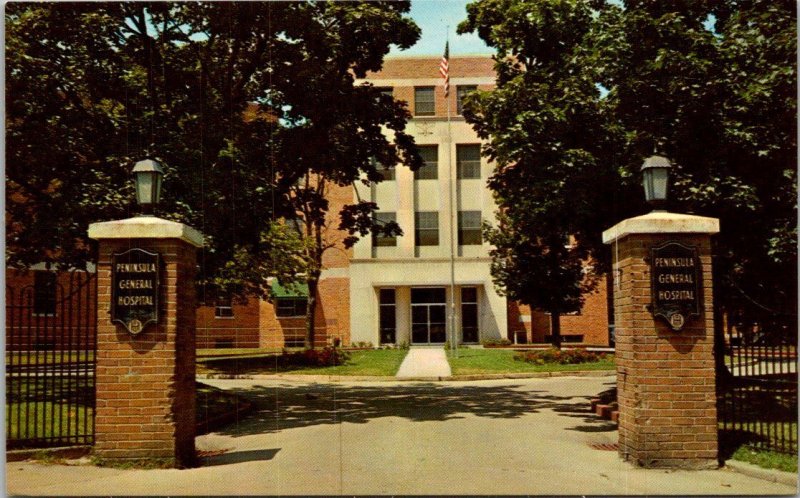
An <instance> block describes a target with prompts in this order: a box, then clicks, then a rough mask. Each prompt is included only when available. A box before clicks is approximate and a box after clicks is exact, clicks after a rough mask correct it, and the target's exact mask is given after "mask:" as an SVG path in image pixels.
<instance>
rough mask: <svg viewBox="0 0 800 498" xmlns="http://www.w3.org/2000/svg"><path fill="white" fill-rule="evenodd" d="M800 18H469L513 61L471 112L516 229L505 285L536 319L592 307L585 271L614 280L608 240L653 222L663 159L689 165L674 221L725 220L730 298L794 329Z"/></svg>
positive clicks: (528, 7) (779, 11) (683, 11)
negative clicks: (658, 159)
mask: <svg viewBox="0 0 800 498" xmlns="http://www.w3.org/2000/svg"><path fill="white" fill-rule="evenodd" d="M795 9H796V6H795V5H794V3H792V2H788V1H779V2H771V1H766V0H752V1H738V0H721V1H715V2H679V3H674V2H657V1H649V0H648V1H633V0H630V1H623V2H612V1H606V0H594V1H580V0H546V1H537V2H532V1H528V0H486V1H482V2H475V3H472V4H469V5H468V7H467V10H468V19H467V20H466V21H464V22H463V23H462V24H461V25H460V26H459V30H460V31H461V32H471V31H474V32H477V33H478V35H479V36H480V37H481V38H483V39H484V40H485V41H486V42H487V43H488V44H489V45H490V46H492V47H494V48H495V49H496V51H497V57H496V60H497V63H496V68H497V73H498V77H497V88H496V90H494V91H491V92H476V93H475V94H473V96H472V97H471V98H470V99H469V101H468V102H467V104H466V111H465V113H464V114H465V117H466V119H467V120H468V121H469V122H471V123H473V124H474V125H475V127H476V129H477V131H478V133H479V134H480V135H481V137H483V138H486V139H487V140H488V145H487V146H486V147H485V148H484V154H485V155H487V156H489V157H490V158H493V159H495V160H496V164H497V167H496V171H495V173H494V175H493V176H492V178H491V179H490V182H489V186H490V188H491V189H492V190H493V192H494V193H495V197H496V199H497V201H498V205H499V207H500V211H501V215H500V216H499V221H500V223H499V227H497V228H493V227H488V228H487V230H486V232H487V238H488V239H489V240H490V242H492V243H493V244H494V245H495V246H496V247H497V249H496V250H495V251H494V252H493V254H492V256H493V261H494V263H493V268H492V270H493V275H494V278H495V283H496V285H498V286H499V287H500V288H502V289H503V290H504V291H505V292H506V293H507V295H508V296H509V297H511V298H514V299H517V300H520V301H521V302H524V303H528V304H531V305H532V306H534V307H535V308H539V309H544V310H549V308H555V311H560V312H563V311H567V310H569V309H575V308H576V307H577V306H579V305H580V299H581V298H580V294H581V293H582V292H585V291H586V289H578V288H577V287H578V285H579V282H580V280H579V273H578V268H579V264H578V262H579V261H580V260H582V259H583V258H584V257H586V256H590V257H592V259H593V264H595V270H597V271H602V270H606V269H607V268H608V262H609V259H610V258H609V251H608V249H607V248H604V247H603V246H602V244H601V241H600V233H601V232H602V230H603V229H605V228H607V227H610V226H611V225H613V224H614V223H616V222H618V221H620V220H621V219H624V218H627V217H630V216H633V215H638V214H642V213H643V212H645V211H646V207H645V206H644V204H643V202H642V195H641V186H640V184H641V179H640V178H641V177H640V173H639V168H640V166H641V164H642V162H643V159H644V158H645V157H647V156H650V155H652V154H653V153H658V154H660V155H664V156H666V157H668V158H669V159H670V160H671V162H672V163H673V170H672V173H671V174H672V178H673V182H672V183H673V184H672V187H671V190H670V200H669V204H670V209H671V210H674V211H679V212H687V213H694V214H699V215H705V216H713V217H718V218H720V220H721V227H722V232H721V234H720V235H719V236H718V238H717V247H716V254H717V258H716V259H715V279H714V281H715V286H716V288H715V299H717V300H718V302H719V303H720V304H721V305H722V307H723V308H724V309H726V310H728V311H737V312H741V313H743V314H744V315H745V316H749V318H748V320H750V321H753V320H755V319H756V318H754V317H755V316H756V315H765V314H766V315H770V316H771V317H772V319H775V317H776V316H777V317H779V320H781V321H782V322H783V324H784V325H783V326H784V327H788V328H789V329H796V326H794V325H793V324H796V319H797V286H796V274H797V244H796V237H797V234H796V227H797V210H796V204H797V189H796V155H797V151H796V148H797V102H796V100H797V99H796V90H795V89H796V82H797V71H796V10H795ZM565 234H571V235H573V236H574V242H575V244H574V245H571V247H569V248H566V247H564V244H563V243H559V240H563V238H564V235H565ZM537 287H538V288H539V289H542V290H541V292H539V291H537ZM553 317H554V318H555V317H556V315H555V314H554V315H553ZM760 319H761V320H763V316H762V317H761V318H760ZM787 322H788V325H787Z"/></svg>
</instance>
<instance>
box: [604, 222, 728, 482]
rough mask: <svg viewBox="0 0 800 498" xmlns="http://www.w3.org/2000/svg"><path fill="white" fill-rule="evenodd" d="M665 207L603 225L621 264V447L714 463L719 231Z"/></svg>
mask: <svg viewBox="0 0 800 498" xmlns="http://www.w3.org/2000/svg"><path fill="white" fill-rule="evenodd" d="M717 232H719V220H718V219H716V218H706V217H701V216H691V215H684V214H675V213H667V212H653V213H650V214H647V215H644V216H639V217H636V218H629V219H627V220H623V221H622V222H620V223H618V224H617V225H615V226H614V227H612V228H610V229H608V230H606V231H605V232H603V242H604V243H605V244H610V245H611V252H612V254H613V262H614V263H613V271H614V272H615V274H614V281H615V283H614V319H615V329H616V362H617V399H618V403H619V452H620V456H621V457H622V458H623V459H625V460H630V461H632V462H634V463H636V464H637V465H640V466H643V467H679V468H696V469H698V468H714V467H717V466H718V462H717V411H716V391H715V370H714V314H713V308H712V306H713V304H712V303H713V299H712V298H713V296H712V285H711V240H710V239H711V235H712V234H715V233H717Z"/></svg>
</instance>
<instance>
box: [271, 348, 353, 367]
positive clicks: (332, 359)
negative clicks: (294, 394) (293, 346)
mask: <svg viewBox="0 0 800 498" xmlns="http://www.w3.org/2000/svg"><path fill="white" fill-rule="evenodd" d="M349 358H350V355H349V354H348V353H347V352H346V351H342V350H341V349H337V348H331V347H325V348H323V349H306V350H305V351H296V352H291V353H290V352H288V351H284V352H283V353H282V354H281V355H280V356H279V357H278V362H279V363H280V364H281V365H283V366H303V367H332V366H335V365H342V364H344V363H345V362H346V361H347V360H348V359H349Z"/></svg>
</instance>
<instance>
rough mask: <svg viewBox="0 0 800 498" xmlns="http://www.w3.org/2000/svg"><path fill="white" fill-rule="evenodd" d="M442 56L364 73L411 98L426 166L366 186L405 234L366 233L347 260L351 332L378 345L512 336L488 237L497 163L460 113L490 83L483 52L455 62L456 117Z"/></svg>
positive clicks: (391, 172)
mask: <svg viewBox="0 0 800 498" xmlns="http://www.w3.org/2000/svg"><path fill="white" fill-rule="evenodd" d="M439 61H440V59H439V58H434V57H431V58H397V59H389V60H387V61H386V62H385V65H384V70H383V71H381V72H380V73H377V74H373V75H370V76H369V77H368V79H367V80H366V81H369V82H371V83H372V84H374V85H375V86H377V87H380V88H382V89H383V90H384V91H386V92H387V93H388V92H389V91H391V92H392V95H393V96H394V98H395V99H397V100H403V101H406V102H407V103H408V108H409V111H410V112H411V114H412V115H413V117H412V119H411V120H410V121H409V123H408V126H407V129H406V131H407V132H408V133H410V134H411V135H412V136H413V137H414V139H415V141H416V143H417V146H418V147H419V150H420V154H421V155H422V157H423V160H424V161H425V165H424V166H423V167H422V168H421V169H420V170H419V171H416V172H412V171H411V170H410V169H409V168H407V167H405V166H401V165H397V166H396V167H391V168H389V169H387V170H386V174H385V178H386V180H384V181H383V182H381V183H380V184H378V185H376V186H373V187H365V186H363V185H362V186H359V187H358V189H359V190H358V194H357V195H358V196H359V197H360V198H361V199H364V200H371V201H373V202H375V203H376V204H377V205H378V206H379V210H378V213H377V215H376V216H377V218H378V219H379V220H384V221H388V220H393V221H396V222H397V223H398V224H399V225H400V227H401V228H402V230H403V232H404V233H403V235H402V236H400V237H393V238H369V237H367V238H363V239H362V240H360V241H359V242H358V243H357V244H356V246H355V247H354V249H353V253H352V258H351V260H350V264H349V272H348V273H349V278H350V285H349V292H350V303H351V306H350V339H351V341H353V342H371V343H373V344H410V345H420V344H423V345H424V344H443V343H445V342H452V341H453V340H456V341H457V342H459V343H465V344H478V343H480V342H482V341H485V340H487V339H500V338H504V337H506V336H507V304H506V299H505V298H504V297H501V296H499V295H498V294H497V293H496V292H495V290H494V285H493V284H492V280H491V275H490V273H489V263H490V258H489V245H488V244H487V243H485V242H484V241H483V240H482V237H481V224H482V223H483V222H484V221H487V222H489V223H493V221H494V211H495V209H496V206H495V204H494V202H493V199H492V196H491V193H490V192H489V190H488V189H487V188H486V181H487V179H488V178H489V176H490V175H491V173H492V169H493V166H492V164H490V163H489V162H488V161H487V160H486V159H485V158H482V157H481V156H480V146H481V141H480V139H479V138H478V136H477V134H476V133H475V131H474V130H473V129H472V127H471V126H470V125H469V124H467V123H466V122H465V120H464V118H463V117H462V116H461V112H460V111H461V105H460V103H461V102H460V99H461V98H462V97H463V95H465V94H466V93H468V92H469V91H472V90H475V89H478V88H480V89H487V88H491V86H492V85H493V84H494V72H493V71H492V68H491V60H490V59H488V58H486V57H485V56H484V57H459V58H452V59H451V60H450V95H449V99H448V100H449V116H448V101H447V100H446V99H445V95H444V89H443V80H442V78H441V76H439V74H438V65H439Z"/></svg>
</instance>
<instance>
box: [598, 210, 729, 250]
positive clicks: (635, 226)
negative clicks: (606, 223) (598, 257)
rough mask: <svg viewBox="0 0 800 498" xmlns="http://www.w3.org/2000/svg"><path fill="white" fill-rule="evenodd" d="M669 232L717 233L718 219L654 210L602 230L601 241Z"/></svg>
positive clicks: (605, 242) (608, 241)
mask: <svg viewBox="0 0 800 498" xmlns="http://www.w3.org/2000/svg"><path fill="white" fill-rule="evenodd" d="M669 233H675V234H679V233H704V234H708V235H711V234H715V233H719V219H718V218H708V217H705V216H695V215H693V214H679V213H669V212H666V211H654V212H652V213H648V214H645V215H643V216H637V217H635V218H628V219H627V220H622V221H620V222H619V223H617V224H616V225H614V226H613V227H611V228H609V229H608V230H606V231H605V232H603V243H604V244H613V243H614V242H616V241H618V240H620V239H622V238H624V237H627V236H628V235H632V234H669Z"/></svg>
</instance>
